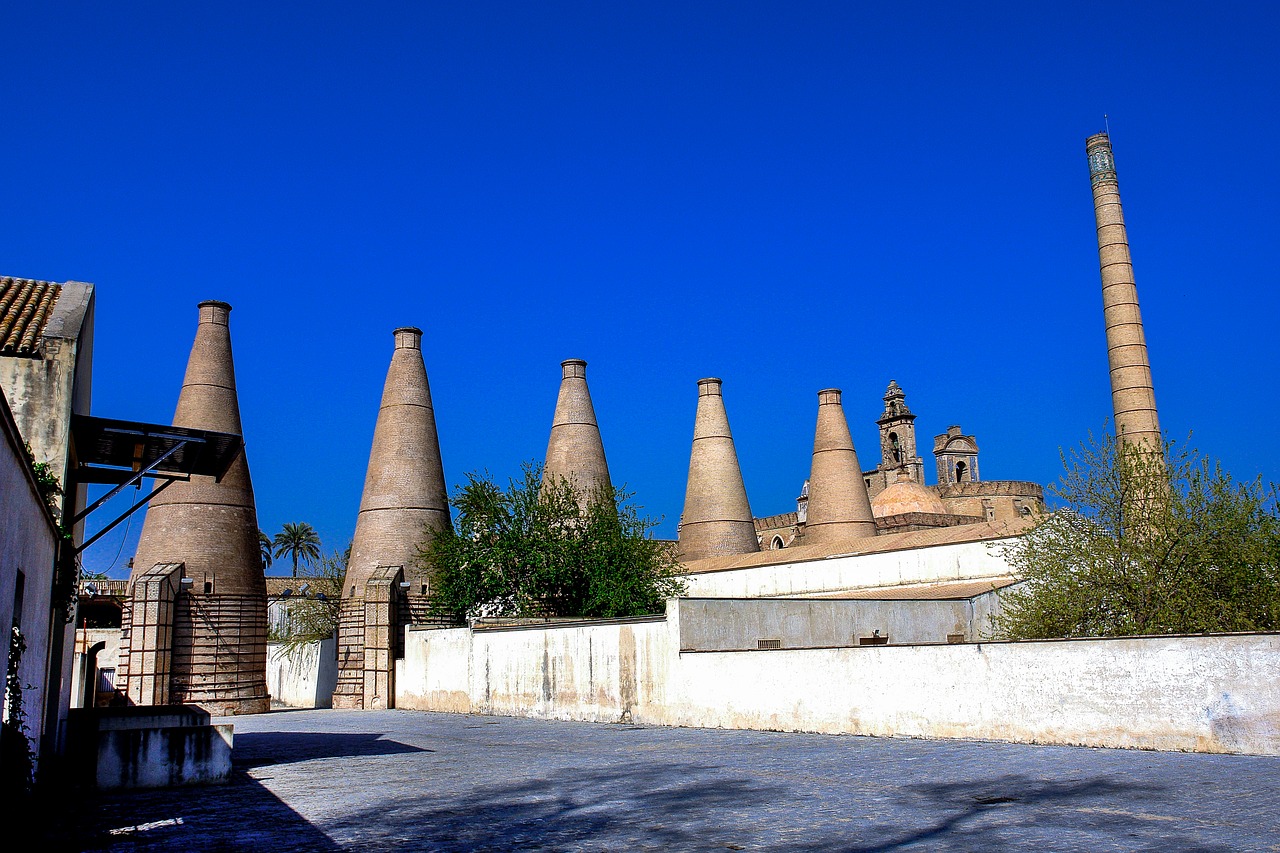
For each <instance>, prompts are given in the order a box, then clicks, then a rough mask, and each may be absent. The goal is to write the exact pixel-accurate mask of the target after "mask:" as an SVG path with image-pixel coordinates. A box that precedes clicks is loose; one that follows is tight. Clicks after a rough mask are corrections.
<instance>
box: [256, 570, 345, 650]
mask: <svg viewBox="0 0 1280 853" xmlns="http://www.w3.org/2000/svg"><path fill="white" fill-rule="evenodd" d="M350 550H351V549H350V546H348V548H347V551H346V552H344V553H338V552H337V551H332V552H330V553H328V554H325V555H324V556H322V557H319V558H318V559H316V561H315V562H314V563H313V564H312V565H310V566H309V567H308V571H307V572H306V573H305V574H303V575H301V576H296V575H295V577H297V579H298V580H299V581H301V582H302V583H299V584H298V585H297V587H296V588H295V589H294V590H293V592H294V595H293V596H291V597H290V598H288V599H285V601H284V603H283V605H282V606H283V607H285V608H286V611H287V614H288V616H287V618H286V619H285V620H284V622H285V628H284V629H283V630H277V629H274V628H273V630H272V634H271V639H272V640H273V641H276V642H280V643H283V644H284V646H285V649H286V651H287V652H290V653H292V652H293V651H294V650H296V649H298V648H300V647H301V646H305V645H307V644H308V643H314V642H317V641H319V640H323V639H326V638H328V637H332V636H333V632H334V631H336V630H338V614H339V611H340V610H341V607H342V580H343V578H344V577H346V574H347V560H348V559H349V557H350ZM304 586H305V587H306V589H305V590H304V589H303V587H304Z"/></svg>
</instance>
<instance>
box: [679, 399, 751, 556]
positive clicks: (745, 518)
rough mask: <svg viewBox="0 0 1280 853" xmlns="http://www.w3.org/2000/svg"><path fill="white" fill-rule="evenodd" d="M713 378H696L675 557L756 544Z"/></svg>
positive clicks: (743, 551) (740, 551)
mask: <svg viewBox="0 0 1280 853" xmlns="http://www.w3.org/2000/svg"><path fill="white" fill-rule="evenodd" d="M720 384H721V383H720V380H719V379H699V380H698V413H697V416H696V418H695V420H694V424H693V450H692V452H691V453H690V455H689V484H688V487H687V488H686V490H685V497H684V515H683V516H682V517H681V522H680V548H679V554H680V559H681V560H685V561H687V560H697V559H699V558H702V557H716V556H722V555H726V554H748V553H751V552H753V551H759V550H760V542H759V540H758V539H756V526H755V521H754V520H753V518H752V515H751V506H750V505H749V504H748V503H747V489H746V486H745V485H743V482H742V469H741V468H740V467H739V466H738V454H737V451H735V450H734V447H733V434H732V433H731V432H730V431H729V416H728V414H727V413H726V412H725V409H724V396H723V394H722V393H721V389H720Z"/></svg>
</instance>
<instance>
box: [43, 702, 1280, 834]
mask: <svg viewBox="0 0 1280 853" xmlns="http://www.w3.org/2000/svg"><path fill="white" fill-rule="evenodd" d="M233 722H234V723H235V727H236V734H235V765H236V767H235V778H234V781H233V782H232V783H231V784H229V785H225V786H220V787H209V788H187V789H175V790H164V791H152V792H132V793H128V794H118V795H111V796H99V797H96V798H94V799H92V800H91V801H90V802H89V803H86V804H85V806H84V808H83V809H82V810H80V812H79V818H75V819H77V820H78V821H79V823H76V824H69V825H68V827H66V828H65V829H64V835H65V834H68V833H69V834H71V835H74V841H71V840H70V839H68V838H66V837H64V838H63V839H61V844H58V845H55V846H63V845H68V846H74V847H78V848H79V849H92V850H98V849H104V850H111V851H129V850H181V851H183V853H197V852H198V851H223V850H266V851H313V850H314V851H333V850H362V851H364V850H446V851H447V850H459V851H461V850H565V851H577V850H584V851H586V850H797V851H818V850H839V851H851V852H852V851H924V850H928V851H961V850H963V851H978V850H981V851H1002V850H1025V849H1028V848H1039V849H1040V850H1045V851H1048V850H1089V851H1101V850H1124V851H1131V850H1150V851H1228V850H1230V851H1235V850H1280V759H1277V758H1261V757H1250V756H1222V755H1189V754H1182V753H1159V752H1136V751H1123V750H1101V749H1081V748H1070V747H1039V746H1023V745H1014V744H1002V743H980V742H971V741H922V740H906V739H889V738H866V737H852V736H829V735H803V734H784V733H776V732H757V731H721V730H703V729H666V728H650V727H640V726H631V725H604V724H591V723H566V722H547V721H540V720H524V719H512V718H507V717H478V716H463V715H451V714H427V713H417V712H404V711H288V712H276V713H271V714H262V715H259V716H252V717H236V718H235V719H234V721H233Z"/></svg>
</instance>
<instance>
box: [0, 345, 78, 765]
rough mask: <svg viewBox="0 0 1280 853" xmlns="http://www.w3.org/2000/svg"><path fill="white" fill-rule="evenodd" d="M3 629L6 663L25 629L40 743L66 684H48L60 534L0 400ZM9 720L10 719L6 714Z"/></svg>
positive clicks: (29, 709)
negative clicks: (53, 699)
mask: <svg viewBox="0 0 1280 853" xmlns="http://www.w3.org/2000/svg"><path fill="white" fill-rule="evenodd" d="M18 360H19V359H9V358H5V359H0V362H9V361H18ZM0 407H2V408H3V410H2V411H0V419H3V420H4V423H3V424H2V425H0V427H2V428H3V435H0V630H3V632H4V648H5V660H6V661H7V660H8V659H9V658H8V651H9V646H10V642H11V640H10V638H11V634H10V630H9V629H10V626H11V625H13V624H14V622H15V621H16V622H17V623H18V624H19V625H20V626H21V628H22V634H23V637H24V638H25V640H26V644H27V650H26V652H25V653H23V655H22V663H21V666H20V668H19V670H18V677H19V678H20V679H21V681H22V685H23V688H24V689H23V695H22V703H23V707H24V710H25V711H26V715H27V735H28V736H29V737H30V738H31V739H32V741H33V743H37V744H38V743H39V741H40V738H41V736H42V735H43V732H44V717H45V714H44V712H45V707H46V697H47V695H48V694H47V691H53V692H57V691H59V690H60V688H61V682H60V681H56V682H54V683H53V684H49V683H48V680H49V654H50V644H51V640H52V637H53V635H52V632H53V631H55V630H57V631H62V630H63V629H64V628H65V626H64V625H62V624H59V625H57V626H54V625H52V624H51V618H52V615H51V606H52V604H51V600H50V593H51V587H52V584H53V572H54V558H55V555H56V548H57V539H56V537H57V533H56V531H55V529H54V527H53V520H52V519H51V517H50V516H49V514H48V512H47V511H46V510H45V508H44V503H43V502H42V500H41V498H40V496H39V494H38V493H37V492H36V489H35V486H34V484H33V483H32V482H31V479H30V474H29V471H28V469H27V463H26V462H25V460H24V456H23V453H24V451H23V450H22V439H21V437H20V436H19V435H18V434H17V433H16V430H15V428H14V425H13V422H12V421H11V420H10V419H9V412H8V410H7V406H5V405H4V404H3V402H2V401H0ZM18 572H22V574H23V577H24V582H23V597H22V612H21V613H19V614H16V615H17V619H16V620H15V618H14V616H15V614H14V612H13V607H14V592H15V589H16V586H17V578H18ZM6 719H7V716H6Z"/></svg>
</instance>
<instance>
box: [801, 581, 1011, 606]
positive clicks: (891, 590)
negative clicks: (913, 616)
mask: <svg viewBox="0 0 1280 853" xmlns="http://www.w3.org/2000/svg"><path fill="white" fill-rule="evenodd" d="M1017 582H1018V579H1017V578H1014V577H1010V576H1008V575H1001V576H998V577H992V578H983V579H980V580H964V581H948V582H943V583H928V584H923V583H918V584H909V585H906V586H878V587H872V588H870V589H846V590H839V591H837V592H809V593H797V594H795V595H780V596H776V597H777V598H840V599H860V600H877V601H948V600H953V599H962V598H974V597H976V596H979V595H983V594H985V593H988V592H992V591H994V590H1000V589H1004V588H1005V587H1007V586H1012V585H1013V584H1015V583H1017Z"/></svg>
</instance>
